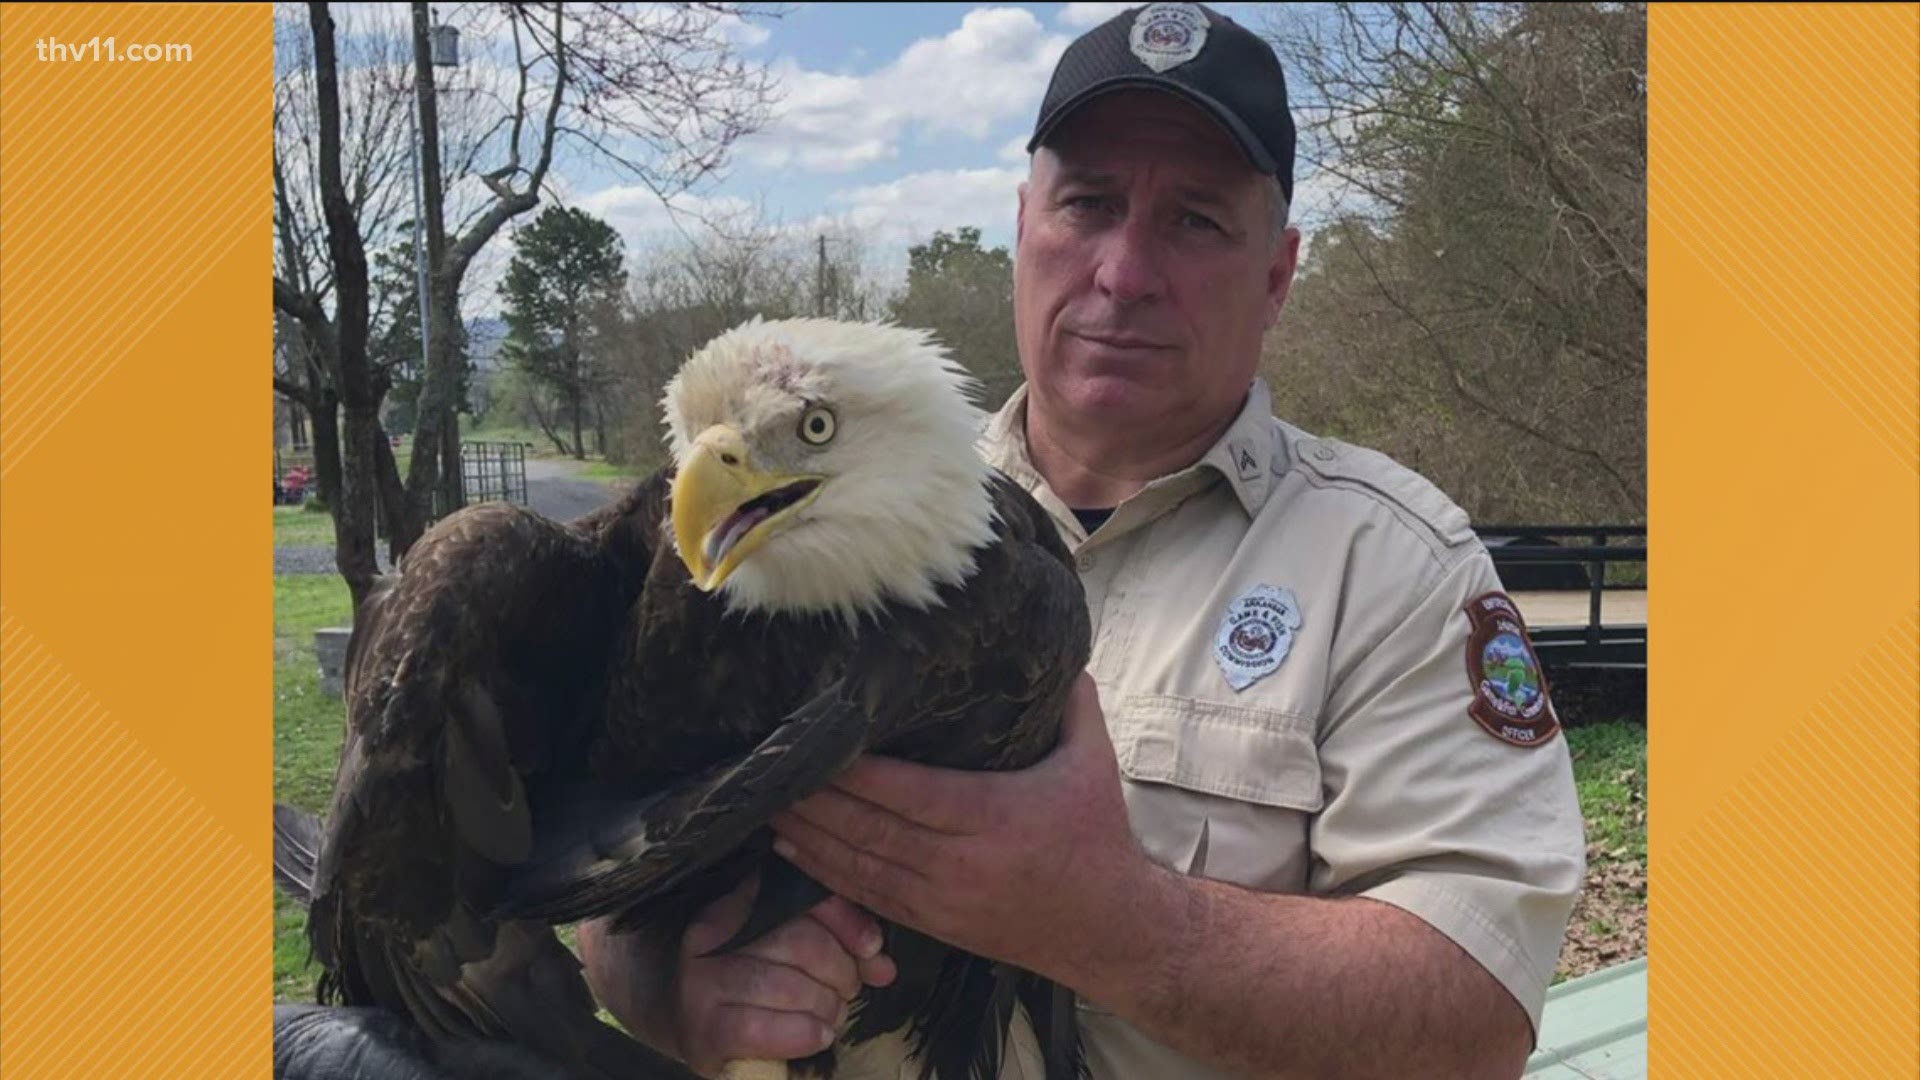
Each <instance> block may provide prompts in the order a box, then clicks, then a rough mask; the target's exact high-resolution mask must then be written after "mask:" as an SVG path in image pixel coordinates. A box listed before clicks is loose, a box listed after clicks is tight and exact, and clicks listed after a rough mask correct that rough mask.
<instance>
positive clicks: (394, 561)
mask: <svg viewBox="0 0 1920 1080" xmlns="http://www.w3.org/2000/svg"><path fill="white" fill-rule="evenodd" d="M374 453H375V455H376V458H377V460H376V462H375V465H374V469H375V470H376V472H375V475H377V476H378V477H379V480H380V517H381V520H382V522H384V523H385V525H386V527H387V529H386V532H387V564H388V565H389V566H397V565H399V563H400V556H402V555H404V554H406V549H405V548H403V547H401V546H400V545H399V544H397V543H395V541H394V531H395V529H394V525H395V523H396V522H402V521H405V520H406V517H407V489H406V486H405V485H404V484H402V483H401V482H400V463H399V462H398V461H396V460H394V457H393V440H392V439H390V438H389V437H388V436H387V431H386V428H385V427H382V428H381V429H380V438H379V439H378V440H377V442H376V443H375V445H374Z"/></svg>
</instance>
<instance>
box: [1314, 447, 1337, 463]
mask: <svg viewBox="0 0 1920 1080" xmlns="http://www.w3.org/2000/svg"><path fill="white" fill-rule="evenodd" d="M1313 456H1314V458H1315V459H1316V460H1319V461H1332V460H1333V447H1331V446H1318V447H1315V448H1314V451H1313Z"/></svg>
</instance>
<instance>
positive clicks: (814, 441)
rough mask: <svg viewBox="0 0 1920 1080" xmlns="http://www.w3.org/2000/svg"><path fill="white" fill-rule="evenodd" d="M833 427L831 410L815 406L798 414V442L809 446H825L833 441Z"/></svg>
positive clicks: (834, 425) (823, 406)
mask: <svg viewBox="0 0 1920 1080" xmlns="http://www.w3.org/2000/svg"><path fill="white" fill-rule="evenodd" d="M835 427H836V424H835V423H834V419H833V410H832V409H829V408H827V407H826V406H825V405H815V406H814V407H813V408H811V409H808V410H807V411H806V412H804V413H801V414H800V441H801V442H804V443H806V444H808V445H809V446H825V445H827V444H828V443H830V442H832V441H833V432H834V429H835Z"/></svg>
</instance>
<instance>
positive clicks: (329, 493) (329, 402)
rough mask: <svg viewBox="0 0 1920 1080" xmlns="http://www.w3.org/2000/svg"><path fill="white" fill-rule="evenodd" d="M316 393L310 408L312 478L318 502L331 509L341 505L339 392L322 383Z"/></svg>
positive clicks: (331, 510) (330, 511)
mask: <svg viewBox="0 0 1920 1080" xmlns="http://www.w3.org/2000/svg"><path fill="white" fill-rule="evenodd" d="M315 394H316V396H317V397H318V398H319V403H318V407H316V408H315V409H313V410H312V416H313V442H312V447H313V482H314V486H315V487H317V488H318V489H319V491H320V502H321V503H322V504H323V505H325V506H326V508H327V511H328V513H332V512H333V508H334V507H336V506H339V505H340V395H339V394H336V393H334V392H333V391H332V390H330V389H327V388H324V387H322V388H320V389H319V390H316V391H315Z"/></svg>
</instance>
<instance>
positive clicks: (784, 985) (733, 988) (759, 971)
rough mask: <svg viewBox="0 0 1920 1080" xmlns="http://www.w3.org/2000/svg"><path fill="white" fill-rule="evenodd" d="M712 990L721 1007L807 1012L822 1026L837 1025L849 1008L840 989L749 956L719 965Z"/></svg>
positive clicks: (720, 962) (732, 959)
mask: <svg viewBox="0 0 1920 1080" xmlns="http://www.w3.org/2000/svg"><path fill="white" fill-rule="evenodd" d="M713 988H714V992H715V993H716V994H717V995H718V999H717V1004H720V1005H745V1006H748V1007H750V1008H756V1009H772V1010H774V1011H776V1012H791V1013H806V1014H807V1015H809V1016H812V1017H813V1018H814V1019H816V1020H819V1021H820V1022H821V1023H823V1024H833V1023H836V1022H837V1021H838V1019H839V1016H840V1013H841V1011H842V1010H843V1009H845V1008H846V1005H847V999H846V998H845V997H843V996H842V995H841V994H840V992H839V991H838V990H836V989H834V988H833V987H831V986H827V985H825V984H824V983H821V982H819V981H817V980H815V979H813V978H811V977H810V976H808V975H807V974H806V973H805V972H803V971H801V970H800V969H798V968H792V967H788V966H787V965H785V964H776V963H770V962H768V961H765V960H760V959H756V958H754V957H747V956H734V957H728V958H726V959H725V960H721V961H718V962H716V964H715V967H714V974H713Z"/></svg>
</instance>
